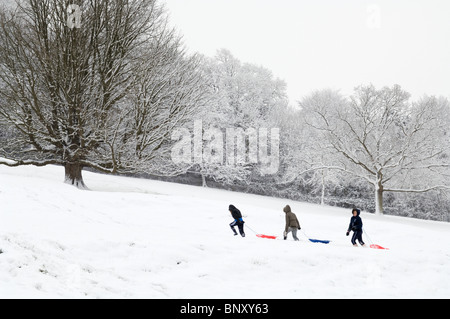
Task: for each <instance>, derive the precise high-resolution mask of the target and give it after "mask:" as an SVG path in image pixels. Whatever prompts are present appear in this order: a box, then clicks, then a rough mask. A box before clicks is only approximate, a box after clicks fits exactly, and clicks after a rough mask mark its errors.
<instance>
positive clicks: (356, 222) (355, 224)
mask: <svg viewBox="0 0 450 319" xmlns="http://www.w3.org/2000/svg"><path fill="white" fill-rule="evenodd" d="M360 214H361V211H360V210H359V209H357V210H356V216H352V218H351V219H350V225H349V226H348V231H349V232H350V231H351V230H353V231H362V229H363V222H362V219H361V217H359V215H360Z"/></svg>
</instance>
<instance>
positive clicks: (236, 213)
mask: <svg viewBox="0 0 450 319" xmlns="http://www.w3.org/2000/svg"><path fill="white" fill-rule="evenodd" d="M228 210H229V211H230V213H231V216H233V218H234V222H232V223H231V224H230V227H231V229H232V230H233V233H234V236H237V235H238V233H237V232H236V229H234V227H235V226H237V227H238V228H239V233H240V234H241V236H242V237H245V232H244V223H245V222H244V220H243V219H242V214H241V211H240V210H239V209H237V208H236V207H235V206H234V205H230V206H229V207H228Z"/></svg>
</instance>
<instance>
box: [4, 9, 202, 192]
mask: <svg viewBox="0 0 450 319" xmlns="http://www.w3.org/2000/svg"><path fill="white" fill-rule="evenodd" d="M74 15H75V16H74ZM180 48H181V47H180V42H179V39H178V38H177V37H176V36H175V34H174V32H173V30H171V29H170V28H168V26H167V16H166V13H165V10H164V8H163V7H162V6H161V5H160V4H159V3H158V2H157V1H155V0H115V1H108V0H95V1H94V0H77V1H68V0H51V1H50V0H23V1H19V2H18V7H17V8H16V9H15V10H7V9H2V10H1V11H0V117H1V118H2V120H3V121H4V122H6V123H8V125H10V126H13V127H14V128H15V131H16V132H18V134H19V136H18V138H17V139H14V140H12V141H10V142H11V143H14V144H15V145H16V146H20V150H21V151H20V152H18V151H14V152H5V150H6V149H9V148H6V147H3V148H2V154H0V155H3V156H4V157H7V158H9V159H10V161H1V162H0V164H4V165H9V166H19V165H37V166H44V165H48V164H59V165H63V166H64V167H65V176H66V182H67V183H70V184H72V185H76V186H77V187H80V188H84V187H85V185H84V182H83V178H82V170H83V168H85V167H89V168H92V169H96V170H100V171H103V172H120V171H130V170H136V169H150V168H151V164H152V160H153V159H154V158H155V156H156V154H157V153H158V152H159V151H161V149H162V148H163V146H165V143H168V139H169V132H170V129H171V128H172V127H174V126H175V125H179V124H180V123H183V120H185V119H186V118H188V117H190V116H191V115H192V112H193V110H194V109H195V105H196V103H197V102H198V101H199V100H200V99H201V92H202V89H201V87H200V86H201V85H200V82H201V81H200V80H199V77H200V74H199V73H198V72H197V71H196V66H197V65H198V60H197V58H195V57H194V58H191V57H187V56H186V54H184V53H183V52H182V50H181V49H180ZM15 150H17V147H16V148H15ZM11 160H12V161H11ZM144 164H146V166H145V165H144Z"/></svg>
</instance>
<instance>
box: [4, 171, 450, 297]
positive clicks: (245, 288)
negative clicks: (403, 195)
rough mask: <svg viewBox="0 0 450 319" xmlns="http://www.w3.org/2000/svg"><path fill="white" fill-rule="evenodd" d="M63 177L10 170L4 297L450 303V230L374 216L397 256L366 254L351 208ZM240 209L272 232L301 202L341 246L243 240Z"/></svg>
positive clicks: (314, 225) (381, 239) (308, 224)
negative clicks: (355, 238) (354, 231)
mask: <svg viewBox="0 0 450 319" xmlns="http://www.w3.org/2000/svg"><path fill="white" fill-rule="evenodd" d="M63 176H64V169H63V168H61V167H55V166H48V167H44V168H35V167H19V168H8V167H4V166H0V203H1V208H0V249H1V250H2V251H3V253H1V254H0V282H1V285H0V298H18V297H19V298H189V299H197V298H213V299H216V298H232V299H240V298H250V299H257V298H275V299H277V298H288V299H292V298H449V297H450V245H449V242H450V224H446V223H439V222H431V221H421V220H413V219H406V218H399V217H391V216H375V215H370V214H365V213H362V215H361V216H362V219H363V222H364V225H365V227H366V230H367V231H368V234H369V236H370V237H371V239H372V240H373V241H374V242H375V243H376V244H379V245H381V246H384V247H388V248H390V250H388V251H381V250H374V249H370V248H361V247H360V248H354V247H352V246H351V244H350V237H346V236H345V232H346V229H347V226H348V223H349V220H350V217H351V212H350V211H348V210H343V209H339V208H330V207H322V206H317V205H311V204H305V203H300V202H292V201H286V200H283V199H276V198H269V197H262V196H256V195H249V194H241V193H233V192H227V191H223V190H214V189H205V188H200V187H193V186H186V185H178V184H171V183H163V182H156V181H149V180H142V179H132V178H125V177H115V176H106V175H100V174H93V173H89V172H84V177H85V182H86V183H87V185H88V187H89V189H90V191H80V190H78V189H76V188H74V187H72V186H69V185H66V184H64V183H63ZM229 204H234V205H236V206H237V207H238V208H239V209H241V211H242V212H243V215H244V219H245V220H246V222H247V224H248V226H250V227H251V228H252V229H254V230H256V231H257V232H260V233H263V234H267V235H281V234H282V232H283V229H284V221H285V219H284V213H283V212H282V209H283V207H284V206H285V205H286V204H290V206H291V207H292V210H293V212H295V213H296V214H297V216H298V218H299V221H300V223H301V225H302V229H303V230H304V231H305V232H306V233H307V234H308V235H309V236H311V237H312V238H317V239H328V240H332V243H331V244H329V245H323V244H313V243H311V242H309V241H308V240H307V239H306V238H305V237H304V236H303V234H302V233H301V232H300V233H299V235H301V236H303V237H301V241H300V242H294V241H293V240H292V237H291V235H290V237H289V240H288V241H282V240H267V239H260V238H257V237H256V236H255V234H253V233H252V231H251V230H250V229H248V228H247V229H246V232H247V237H246V238H241V237H234V236H232V232H231V230H230V229H229V227H228V224H229V223H230V222H231V221H232V219H231V217H230V214H229V213H228V210H227V209H228V205H229ZM363 238H364V240H366V242H367V243H370V241H369V239H368V238H367V236H364V237H363Z"/></svg>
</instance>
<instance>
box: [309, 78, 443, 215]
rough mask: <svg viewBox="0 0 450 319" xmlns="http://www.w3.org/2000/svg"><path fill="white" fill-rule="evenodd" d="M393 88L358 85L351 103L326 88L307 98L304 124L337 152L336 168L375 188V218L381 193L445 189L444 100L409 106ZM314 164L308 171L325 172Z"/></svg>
mask: <svg viewBox="0 0 450 319" xmlns="http://www.w3.org/2000/svg"><path fill="white" fill-rule="evenodd" d="M409 99H410V96H409V94H408V93H407V92H405V91H404V90H402V89H401V87H400V86H398V85H395V86H394V87H392V88H388V87H385V88H383V89H381V90H377V89H376V88H375V87H374V86H372V85H369V86H360V87H358V88H356V89H355V93H354V94H353V95H352V96H351V97H350V99H345V98H343V97H342V96H340V95H339V94H337V93H335V92H334V93H330V91H329V90H324V91H318V92H315V93H313V94H312V95H311V96H309V97H306V98H305V99H303V101H302V102H301V106H302V108H303V110H304V112H305V113H306V117H305V119H306V122H307V123H308V124H309V125H310V126H311V127H312V128H314V129H315V130H316V131H317V132H320V134H321V138H322V139H323V141H326V143H328V145H329V146H331V147H332V148H333V150H334V152H335V154H336V157H335V159H334V165H333V166H334V169H337V170H341V171H344V172H347V173H350V174H352V175H354V176H357V177H359V178H362V179H364V180H366V181H367V182H369V183H370V184H371V185H373V189H374V194H375V207H376V213H377V214H383V212H384V209H383V195H384V193H385V192H427V191H431V190H435V189H449V188H450V185H449V184H448V179H444V178H442V177H443V176H445V175H448V174H449V167H450V166H449V165H450V160H449V157H448V150H449V143H448V135H446V134H448V122H447V121H446V120H444V118H445V114H448V112H449V111H450V104H449V102H448V100H447V99H444V98H435V97H424V98H422V99H420V100H419V101H418V102H415V103H411V102H410V101H409ZM324 167H326V165H323V164H322V163H317V165H316V166H314V165H313V166H312V167H311V169H312V170H314V169H323V168H324Z"/></svg>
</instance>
